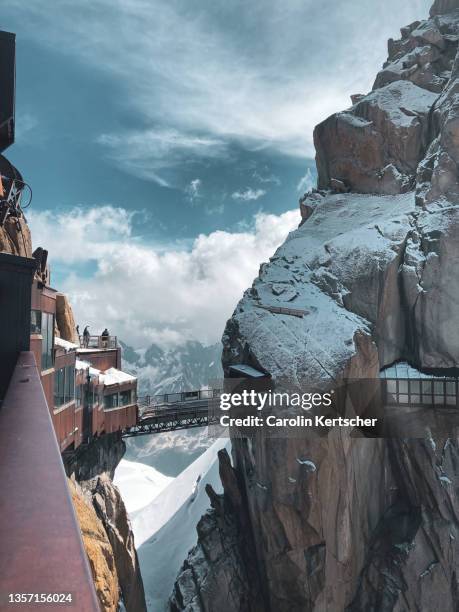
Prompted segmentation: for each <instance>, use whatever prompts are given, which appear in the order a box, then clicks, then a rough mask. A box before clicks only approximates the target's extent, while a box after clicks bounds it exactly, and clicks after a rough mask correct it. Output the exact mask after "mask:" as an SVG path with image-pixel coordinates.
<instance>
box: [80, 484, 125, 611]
mask: <svg viewBox="0 0 459 612" xmlns="http://www.w3.org/2000/svg"><path fill="white" fill-rule="evenodd" d="M69 489H70V492H71V495H72V502H73V506H74V508H75V513H76V516H77V519H78V523H79V525H80V529H81V534H82V536H83V544H84V547H85V550H86V554H87V555H88V559H89V565H90V567H91V572H92V578H93V581H94V586H95V587H96V593H97V597H98V599H99V602H100V606H101V609H102V610H103V611H104V612H117V610H118V604H119V583H118V575H117V572H116V565H115V558H114V554H113V550H112V547H111V545H110V542H109V539H108V536H107V533H106V531H105V529H104V526H103V525H102V523H101V521H100V520H99V518H98V517H97V514H96V512H95V510H94V508H93V506H92V504H91V501H90V499H89V500H88V499H87V498H86V496H85V494H84V492H83V490H82V489H81V487H80V486H79V485H78V484H77V483H76V482H75V481H73V480H69Z"/></svg>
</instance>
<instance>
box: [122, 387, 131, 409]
mask: <svg viewBox="0 0 459 612" xmlns="http://www.w3.org/2000/svg"><path fill="white" fill-rule="evenodd" d="M129 404H132V391H131V389H129V390H128V391H121V393H120V406H129Z"/></svg>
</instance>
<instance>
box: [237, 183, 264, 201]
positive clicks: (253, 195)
mask: <svg viewBox="0 0 459 612" xmlns="http://www.w3.org/2000/svg"><path fill="white" fill-rule="evenodd" d="M265 194H266V191H265V190H264V189H251V188H250V187H248V188H247V189H245V190H244V191H235V192H234V193H232V194H231V197H232V198H233V200H242V201H243V202H250V201H251V200H259V199H260V198H262V197H263V196H264V195H265Z"/></svg>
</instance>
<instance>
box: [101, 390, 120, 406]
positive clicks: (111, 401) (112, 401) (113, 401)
mask: <svg viewBox="0 0 459 612" xmlns="http://www.w3.org/2000/svg"><path fill="white" fill-rule="evenodd" d="M104 408H106V409H110V408H118V393H112V394H111V395H105V396H104Z"/></svg>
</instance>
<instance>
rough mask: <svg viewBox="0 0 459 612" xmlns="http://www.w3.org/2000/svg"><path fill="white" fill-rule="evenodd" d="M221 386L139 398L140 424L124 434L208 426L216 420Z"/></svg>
mask: <svg viewBox="0 0 459 612" xmlns="http://www.w3.org/2000/svg"><path fill="white" fill-rule="evenodd" d="M220 393H221V391H220V389H201V390H199V391H182V392H178V393H165V394H163V395H148V396H144V397H139V398H138V402H137V403H138V406H139V417H138V420H137V424H136V425H134V426H132V427H127V428H126V429H124V430H123V431H122V436H123V438H131V437H134V436H144V435H147V434H155V433H161V432H165V431H175V430H176V429H190V428H192V427H205V426H206V425H209V424H210V423H213V422H215V421H216V410H215V403H216V400H217V399H218V398H219V396H220Z"/></svg>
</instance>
